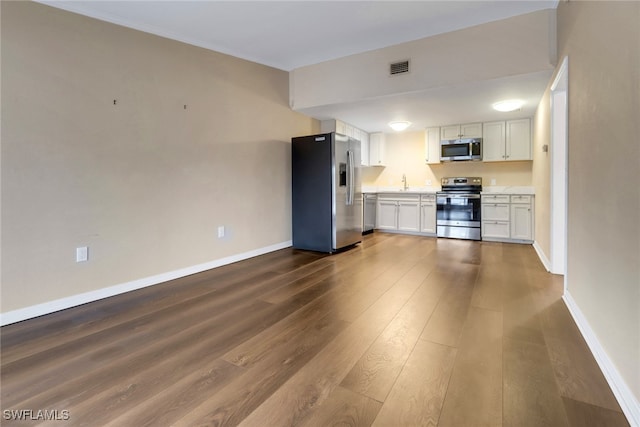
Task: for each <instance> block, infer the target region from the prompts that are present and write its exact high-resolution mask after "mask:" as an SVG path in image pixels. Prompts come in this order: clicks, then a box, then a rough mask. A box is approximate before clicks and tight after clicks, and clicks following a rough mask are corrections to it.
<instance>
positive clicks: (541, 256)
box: [533, 240, 551, 271]
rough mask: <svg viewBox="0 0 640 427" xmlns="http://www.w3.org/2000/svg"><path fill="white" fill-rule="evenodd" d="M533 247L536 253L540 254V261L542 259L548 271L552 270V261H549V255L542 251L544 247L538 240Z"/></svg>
mask: <svg viewBox="0 0 640 427" xmlns="http://www.w3.org/2000/svg"><path fill="white" fill-rule="evenodd" d="M533 249H535V250H536V253H537V254H538V258H540V261H542V265H544V268H545V269H546V270H547V271H551V262H550V261H549V259H548V258H547V256H546V255H545V254H544V252H543V251H542V248H541V247H540V245H539V244H538V241H537V240H536V241H535V242H533Z"/></svg>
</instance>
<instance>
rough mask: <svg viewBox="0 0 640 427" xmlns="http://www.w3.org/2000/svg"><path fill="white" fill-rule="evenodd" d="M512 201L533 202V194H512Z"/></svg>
mask: <svg viewBox="0 0 640 427" xmlns="http://www.w3.org/2000/svg"><path fill="white" fill-rule="evenodd" d="M511 203H531V196H523V195H512V196H511Z"/></svg>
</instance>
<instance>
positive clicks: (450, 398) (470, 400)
mask: <svg viewBox="0 0 640 427" xmlns="http://www.w3.org/2000/svg"><path fill="white" fill-rule="evenodd" d="M438 425H439V426H470V425H473V426H491V427H495V426H501V425H502V313H500V312H497V311H493V310H484V309H480V308H477V307H471V309H470V310H469V316H468V318H467V321H466V323H465V325H464V330H463V332H462V337H461V338H460V344H459V348H458V356H457V358H456V362H455V364H454V367H453V372H452V374H451V381H450V383H449V388H448V389H447V396H446V398H445V400H444V405H443V408H442V413H441V415H440V420H439V422H438Z"/></svg>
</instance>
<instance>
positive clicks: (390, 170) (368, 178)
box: [362, 132, 533, 188]
mask: <svg viewBox="0 0 640 427" xmlns="http://www.w3.org/2000/svg"><path fill="white" fill-rule="evenodd" d="M385 151H386V152H385V167H365V168H363V169H362V184H363V185H364V186H371V187H402V175H403V174H404V175H406V177H407V185H408V186H409V187H410V188H411V187H413V188H416V187H439V186H440V179H441V178H443V177H449V176H479V177H482V181H483V185H484V186H490V185H497V186H531V185H532V165H533V162H531V161H523V162H487V163H484V162H451V163H440V164H431V165H427V164H426V163H425V160H424V132H402V133H389V134H386V150H385ZM492 180H495V184H492Z"/></svg>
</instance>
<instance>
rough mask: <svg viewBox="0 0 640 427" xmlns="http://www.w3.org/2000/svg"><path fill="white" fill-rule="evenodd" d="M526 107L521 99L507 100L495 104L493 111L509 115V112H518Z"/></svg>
mask: <svg viewBox="0 0 640 427" xmlns="http://www.w3.org/2000/svg"><path fill="white" fill-rule="evenodd" d="M523 105H524V101H521V100H519V99H507V100H505V101H500V102H496V103H495V104H493V105H492V106H493V109H494V110H497V111H502V112H503V113H507V112H509V111H516V110H519V109H520V108H522V106H523Z"/></svg>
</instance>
